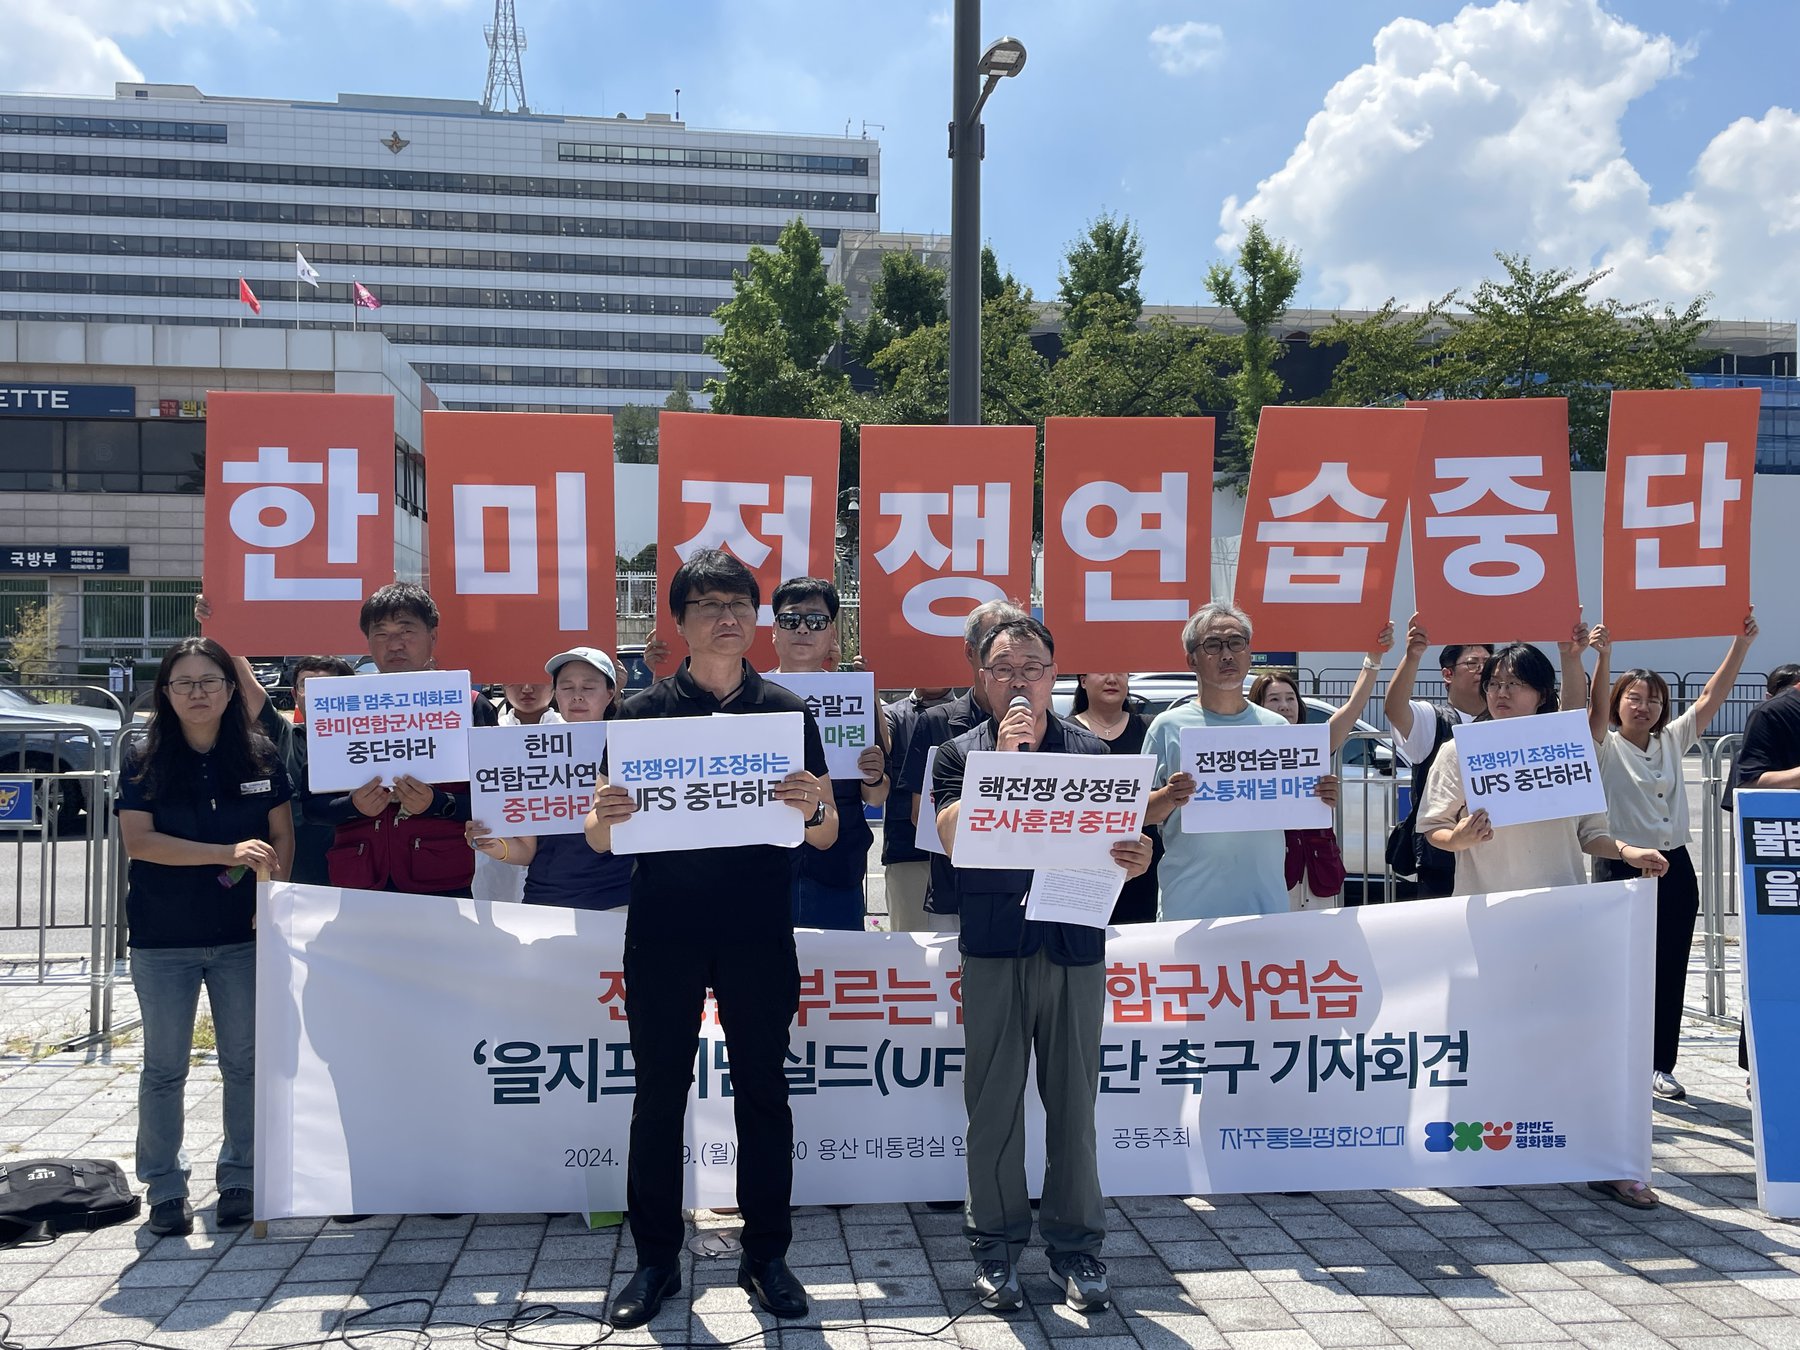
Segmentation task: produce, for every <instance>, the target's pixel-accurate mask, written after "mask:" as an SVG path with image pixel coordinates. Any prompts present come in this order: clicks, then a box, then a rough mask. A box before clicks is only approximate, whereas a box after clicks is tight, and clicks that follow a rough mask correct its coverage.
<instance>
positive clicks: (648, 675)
mask: <svg viewBox="0 0 1800 1350" xmlns="http://www.w3.org/2000/svg"><path fill="white" fill-rule="evenodd" d="M613 664H614V665H616V666H617V667H618V670H619V674H620V676H621V677H622V680H621V683H620V688H619V697H620V698H625V697H627V696H628V695H631V694H635V693H637V691H638V690H640V689H648V688H649V687H650V686H651V685H653V684H655V683H656V672H655V671H653V670H651V669H650V667H649V666H647V665H646V664H644V644H643V643H641V642H634V643H632V644H630V645H629V646H625V647H621V648H619V650H618V651H616V652H614V653H613Z"/></svg>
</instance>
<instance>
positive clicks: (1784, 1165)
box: [1733, 788, 1800, 1219]
mask: <svg viewBox="0 0 1800 1350" xmlns="http://www.w3.org/2000/svg"><path fill="white" fill-rule="evenodd" d="M1733 803H1734V807H1735V809H1736V811H1737V837H1738V854H1739V856H1738V864H1739V868H1740V872H1741V883H1742V889H1741V890H1740V891H1739V892H1738V894H1739V895H1741V896H1742V897H1743V915H1744V1007H1745V1009H1746V1012H1745V1016H1744V1027H1745V1034H1746V1035H1747V1037H1748V1038H1749V1050H1750V1087H1751V1092H1750V1117H1751V1120H1752V1122H1753V1123H1754V1128H1755V1135H1756V1203H1757V1206H1758V1208H1760V1209H1762V1210H1763V1211H1764V1212H1765V1213H1767V1214H1771V1215H1774V1216H1775V1217H1777V1218H1783V1219H1793V1218H1800V1075H1797V1074H1795V1072H1794V1065H1795V1064H1796V1063H1800V989H1796V987H1795V984H1794V971H1795V970H1796V969H1800V792H1795V791H1792V790H1788V791H1771V790H1768V789H1763V788H1749V789H1742V790H1740V791H1738V792H1737V793H1735V794H1734V797H1733Z"/></svg>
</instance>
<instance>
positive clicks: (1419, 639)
mask: <svg viewBox="0 0 1800 1350" xmlns="http://www.w3.org/2000/svg"><path fill="white" fill-rule="evenodd" d="M1430 645H1431V640H1430V639H1429V638H1427V637H1426V636H1425V630H1424V629H1423V628H1421V627H1420V626H1419V616H1418V615H1417V614H1415V615H1413V616H1412V618H1410V619H1408V620H1407V621H1406V650H1405V651H1404V652H1402V653H1401V654H1400V664H1399V665H1398V666H1396V667H1395V668H1394V677H1393V678H1392V679H1391V680H1389V681H1388V687H1387V697H1386V698H1384V699H1383V700H1382V701H1381V710H1382V712H1384V713H1386V714H1387V720H1388V725H1389V726H1390V727H1392V728H1393V729H1394V735H1395V736H1396V737H1398V738H1399V739H1400V740H1405V739H1406V738H1407V737H1408V736H1410V735H1412V727H1413V713H1412V692H1413V685H1414V684H1415V683H1417V682H1418V678H1419V662H1421V661H1423V660H1424V659H1425V649H1426V648H1427V647H1428V646H1430ZM1358 683H1359V684H1360V683H1361V682H1360V681H1358ZM1365 697H1366V695H1365Z"/></svg>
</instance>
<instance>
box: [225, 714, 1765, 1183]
mask: <svg viewBox="0 0 1800 1350" xmlns="http://www.w3.org/2000/svg"><path fill="white" fill-rule="evenodd" d="M733 720H739V719H733ZM743 720H749V719H743ZM622 725H625V726H629V725H631V724H630V723H624V724H622ZM615 730H616V728H615ZM1654 930H1655V888H1654V883H1645V882H1635V881H1634V882H1613V883H1609V884H1607V885H1603V886H1578V887H1570V888H1567V889H1563V890H1556V891H1531V892H1523V893H1518V894H1511V895H1490V896H1475V897H1472V898H1459V899H1455V900H1421V901H1418V902H1416V903H1413V904H1408V905H1374V906H1368V907H1365V908H1352V909H1343V910H1331V911H1322V912H1317V913H1303V914H1277V915H1270V916H1267V917H1263V918H1254V919H1226V920H1220V921H1216V922H1210V923H1207V922H1200V923H1168V924H1139V925H1132V926H1130V927H1127V928H1124V929H1119V930H1116V931H1115V932H1114V933H1113V934H1112V935H1111V936H1110V937H1109V939H1108V942H1107V956H1106V983H1105V1002H1104V1005H1103V1006H1104V1018H1105V1022H1104V1028H1103V1031H1102V1035H1101V1042H1102V1050H1101V1058H1100V1071H1099V1072H1100V1085H1099V1086H1100V1091H1099V1094H1098V1102H1097V1104H1096V1111H1097V1122H1096V1124H1097V1136H1098V1144H1099V1161H1100V1182H1101V1185H1102V1187H1103V1188H1104V1189H1105V1193H1106V1194H1108V1195H1194V1194H1214V1193H1232V1192H1245V1191H1279V1190H1309V1189H1318V1190H1324V1189H1362V1188H1371V1189H1374V1188H1398V1187H1450V1186H1480V1185H1513V1184H1543V1183H1556V1182H1569V1181H1586V1180H1589V1179H1591V1178H1594V1177H1630V1176H1647V1175H1649V1167H1650V1096H1649V1094H1648V1093H1646V1092H1645V1091H1644V1081H1645V1080H1646V1079H1647V1078H1648V1077H1649V1073H1650V1021H1651V1019H1650V1000H1651V990H1650V985H1651V976H1650V971H1651V953H1652V946H1653V943H1654ZM796 945H797V948H798V954H799V965H800V989H801V992H800V1004H799V1013H798V1015H797V1016H796V1017H795V1019H794V1025H793V1029H792V1032H791V1045H790V1049H789V1055H788V1063H787V1076H788V1084H789V1094H790V1100H791V1102H792V1105H793V1112H794V1200H795V1202H796V1203H799V1204H824V1203H855V1202H877V1201H904V1200H917V1199H920V1198H922V1197H929V1196H938V1195H946V1194H954V1193H955V1192H956V1190H957V1189H958V1188H959V1187H961V1186H964V1185H966V1183H967V1166H968V1164H967V1157H966V1142H965V1136H964V1130H965V1127H966V1122H967V1119H968V1117H967V1114H966V1112H965V1109H964V1106H963V1081H962V1080H963V1072H964V1035H963V1022H962V997H963V981H964V976H963V974H962V972H961V971H960V970H959V964H960V962H959V957H958V955H957V951H956V936H955V935H954V934H927V933H894V934H882V933H829V932H824V933H821V932H802V933H798V934H796ZM623 946H624V918H623V916H622V915H619V914H613V913H590V912H584V911H575V910H568V909H561V908H557V907H553V906H535V905H508V904H488V903H484V902H479V901H471V900H445V899H443V898H441V897H437V896H413V895H396V894H372V893H368V892H362V891H342V890H337V889H334V888H330V887H308V886H290V885H285V884H277V885H274V886H271V887H268V888H266V889H265V891H264V893H263V896H262V900H261V908H260V913H259V919H258V924H257V982H256V987H257V1001H258V1007H257V1041H258V1049H259V1051H260V1052H261V1053H263V1054H264V1055H265V1056H267V1057H269V1058H270V1061H271V1062H275V1063H283V1064H291V1065H292V1066H293V1068H292V1070H291V1072H287V1073H281V1074H264V1075H259V1076H258V1081H257V1103H256V1134H257V1137H256V1152H257V1188H256V1198H257V1206H258V1208H257V1213H258V1217H262V1218H281V1217H285V1216H290V1215H323V1214H343V1213H367V1212H388V1213H415V1214H418V1213H431V1212H434V1211H451V1210H460V1211H472V1212H499V1213H517V1212H519V1211H521V1210H540V1211H542V1210H551V1211H554V1210H592V1209H617V1208H619V1207H620V1206H622V1205H623V1204H624V1203H625V1157H626V1142H625V1141H626V1138H627V1135H628V1132H629V1122H630V1116H631V1105H632V1096H633V1092H634V1087H635V1083H634V1066H633V1063H632V1059H631V1049H630V1037H629V1034H628V1027H627V1023H626V1020H625V1007H624V976H623V961H622V953H623ZM1596 951H1605V952H1607V953H1609V954H1610V956H1611V958H1612V959H1609V960H1606V961H1595V960H1594V959H1593V953H1594V952H1596ZM472 970H478V971H480V972H481V974H482V977H481V978H480V979H478V980H471V979H470V978H468V973H469V972H470V971H472ZM370 1027H380V1028H381V1029H382V1035H380V1036H371V1035H370V1034H369V1028H370ZM1570 1027H1580V1028H1582V1034H1581V1035H1579V1036H1570V1035H1569V1034H1568V1029H1569V1028H1570ZM395 1045H404V1046H406V1047H407V1053H406V1054H404V1055H396V1054H395V1053H394V1049H393V1047H394V1046H395ZM1547 1045H1554V1046H1556V1053H1555V1054H1551V1055H1547V1054H1545V1053H1544V1047H1545V1046H1547ZM724 1051H725V1047H724V1042H723V1038H722V1036H721V1034H720V1029H719V1026H718V1021H717V1017H716V1015H715V1013H714V1012H713V1009H712V1008H711V1006H710V1005H709V1006H708V1008H707V1011H706V1016H705V1019H704V1021H703V1023H702V1030H701V1043H700V1048H699V1053H698V1056H697V1058H696V1062H695V1081H694V1086H693V1089H692V1096H691V1097H690V1100H689V1107H688V1131H689V1132H688V1136H687V1139H686V1140H685V1141H684V1147H685V1148H686V1150H687V1154H686V1156H687V1161H688V1164H689V1165H688V1166H687V1168H686V1169H685V1175H686V1178H687V1192H686V1197H685V1200H684V1204H685V1205H687V1206H689V1207H693V1208H700V1207H704V1206H711V1205H729V1204H732V1203H734V1200H733V1197H734V1194H735V1185H736V1171H735V1168H736V1161H737V1136H736V1132H735V1128H734V1123H733V1104H734V1099H733V1097H732V1096H731V1066H730V1062H729V1060H728V1059H727V1058H726V1056H725V1053H724ZM1790 1076H1791V1075H1790ZM1766 1081H1767V1080H1765V1082H1766ZM1203 1094H1204V1095H1203ZM1203 1101H1204V1104H1205V1109H1204V1111H1202V1102H1203ZM1026 1122H1027V1124H1026V1155H1027V1163H1026V1166H1027V1173H1028V1175H1030V1176H1032V1177H1040V1176H1042V1175H1043V1133H1042V1112H1041V1110H1040V1109H1039V1108H1038V1106H1037V1103H1036V1102H1035V1101H1033V1102H1030V1103H1028V1108H1027V1111H1026ZM470 1158H482V1159H484V1163H483V1165H482V1166H480V1167H470V1166H467V1160H468V1159H470Z"/></svg>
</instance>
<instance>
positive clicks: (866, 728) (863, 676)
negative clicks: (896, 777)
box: [763, 670, 881, 783]
mask: <svg viewBox="0 0 1800 1350" xmlns="http://www.w3.org/2000/svg"><path fill="white" fill-rule="evenodd" d="M763 678H764V679H765V680H767V681H768V682H769V683H770V684H778V685H780V686H781V687H782V688H783V689H790V690H792V691H793V692H794V693H796V694H798V695H799V696H800V697H801V698H803V699H805V700H806V706H807V708H808V709H809V710H810V711H811V713H812V715H813V718H814V719H815V720H816V721H817V722H818V724H819V739H820V740H822V741H824V742H825V770H826V772H827V773H829V774H830V775H831V777H832V779H833V780H834V781H838V782H844V783H854V782H855V781H856V780H857V779H858V778H861V777H862V770H861V769H859V768H857V767H856V761H857V758H858V756H860V755H861V754H862V752H863V751H865V750H867V749H868V748H869V747H870V746H871V745H878V744H880V742H879V741H877V740H876V739H875V718H876V716H877V713H878V711H879V709H880V707H881V705H880V704H879V703H877V702H876V701H875V676H874V675H873V674H871V673H870V672H868V671H861V670H845V671H822V672H820V673H818V674H813V673H810V672H808V673H801V674H789V673H784V672H782V671H770V672H769V673H768V674H767V675H764V676H763Z"/></svg>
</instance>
